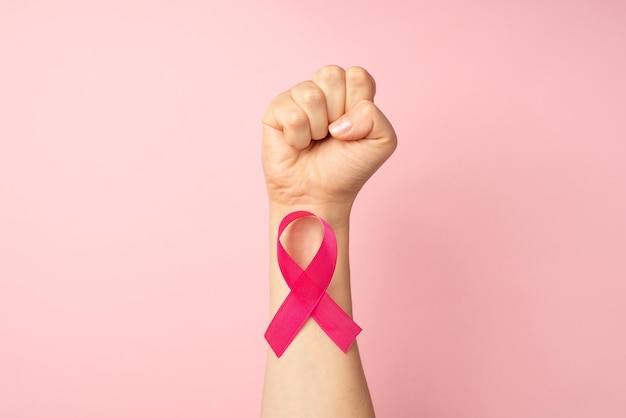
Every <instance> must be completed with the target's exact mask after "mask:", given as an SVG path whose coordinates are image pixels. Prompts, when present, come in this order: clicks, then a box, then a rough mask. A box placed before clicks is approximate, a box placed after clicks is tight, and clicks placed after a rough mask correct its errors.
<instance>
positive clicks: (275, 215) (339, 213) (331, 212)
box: [269, 200, 352, 230]
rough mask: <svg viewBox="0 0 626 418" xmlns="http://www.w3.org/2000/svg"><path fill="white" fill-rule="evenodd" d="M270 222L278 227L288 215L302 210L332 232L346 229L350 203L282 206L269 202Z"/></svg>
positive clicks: (281, 204)
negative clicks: (328, 227)
mask: <svg viewBox="0 0 626 418" xmlns="http://www.w3.org/2000/svg"><path fill="white" fill-rule="evenodd" d="M269 207H270V222H271V223H272V224H274V225H278V223H280V221H281V220H282V219H283V218H284V217H285V216H286V215H287V214H289V213H291V212H295V211H299V210H304V211H308V212H311V213H313V214H314V215H316V216H319V217H320V218H323V219H324V220H325V221H326V222H328V223H329V224H330V226H332V227H333V229H334V230H340V229H344V228H347V226H348V224H349V222H350V212H351V210H352V202H346V203H324V204H320V203H316V204H312V203H302V204H284V203H280V202H276V201H271V200H270V202H269Z"/></svg>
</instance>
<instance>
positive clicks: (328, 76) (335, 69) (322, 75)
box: [315, 65, 345, 83]
mask: <svg viewBox="0 0 626 418" xmlns="http://www.w3.org/2000/svg"><path fill="white" fill-rule="evenodd" d="M344 77H345V71H344V69H343V68H341V67H339V66H338V65H327V66H325V67H323V68H321V69H320V70H319V71H318V72H317V74H316V75H315V78H316V79H317V80H319V81H320V82H324V83H334V82H338V81H342V80H343V79H344Z"/></svg>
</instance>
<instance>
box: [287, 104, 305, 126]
mask: <svg viewBox="0 0 626 418" xmlns="http://www.w3.org/2000/svg"><path fill="white" fill-rule="evenodd" d="M307 123H308V118H307V117H306V114H305V113H304V112H303V111H298V110H295V109H294V110H290V111H289V112H287V114H286V115H285V126H288V127H290V128H300V127H302V126H306V124H307Z"/></svg>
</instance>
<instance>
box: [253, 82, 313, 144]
mask: <svg viewBox="0 0 626 418" xmlns="http://www.w3.org/2000/svg"><path fill="white" fill-rule="evenodd" d="M263 123H264V124H265V125H267V126H269V127H271V128H273V129H277V130H279V131H283V138H284V140H285V142H286V143H287V144H289V145H290V146H292V147H293V148H295V149H304V148H306V147H308V146H309V144H310V143H311V128H310V127H309V119H308V117H307V115H306V112H305V111H304V110H302V108H301V107H300V106H298V105H297V104H296V102H294V101H293V99H292V97H291V94H290V93H289V92H285V93H282V94H280V95H278V96H277V97H276V98H275V99H274V100H273V101H272V103H271V104H270V107H269V108H268V109H267V112H266V113H265V116H264V117H263Z"/></svg>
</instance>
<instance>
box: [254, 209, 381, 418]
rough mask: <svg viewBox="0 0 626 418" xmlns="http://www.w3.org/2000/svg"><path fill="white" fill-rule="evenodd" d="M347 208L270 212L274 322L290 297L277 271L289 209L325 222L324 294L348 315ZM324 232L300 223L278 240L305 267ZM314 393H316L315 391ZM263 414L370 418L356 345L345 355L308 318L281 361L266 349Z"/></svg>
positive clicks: (307, 220) (316, 223) (314, 222)
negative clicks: (328, 270)
mask: <svg viewBox="0 0 626 418" xmlns="http://www.w3.org/2000/svg"><path fill="white" fill-rule="evenodd" d="M350 209H351V208H350V205H329V206H326V207H306V206H302V207H289V206H282V205H271V207H270V249H271V250H270V311H271V312H270V314H271V316H272V317H273V316H274V314H275V313H276V311H277V310H278V308H279V307H280V305H281V303H282V302H283V301H284V300H285V298H286V297H287V295H288V294H289V287H288V286H287V284H286V283H285V280H284V278H283V277H282V274H281V272H280V269H279V267H278V261H277V255H276V240H277V238H278V225H279V223H280V221H281V220H282V219H283V217H284V216H285V215H286V214H288V213H289V212H291V211H293V210H309V211H311V212H313V213H315V214H316V215H318V216H320V217H322V218H324V219H325V220H326V221H327V222H328V223H329V224H330V225H331V227H332V228H333V231H334V232H335V235H336V237H337V245H338V254H337V265H336V268H335V273H334V275H333V278H332V280H331V283H330V285H329V287H328V290H327V293H328V294H329V295H330V297H331V298H333V299H334V300H335V302H337V304H338V305H339V306H340V307H341V308H342V309H343V310H344V311H345V312H346V313H347V314H348V315H350V316H352V300H351V291H350V266H349V220H350V219H349V218H350ZM322 233H323V229H322V226H321V224H320V222H319V221H318V220H317V219H315V218H302V219H299V220H297V221H295V222H294V223H293V224H292V225H290V226H289V227H288V228H287V229H286V230H285V232H284V233H283V235H282V237H281V241H282V243H283V246H284V247H285V249H286V250H287V252H288V253H289V254H290V256H291V257H292V258H293V259H294V260H295V261H296V262H297V263H298V264H299V265H300V266H301V267H302V268H305V267H306V265H307V264H308V263H309V261H310V260H311V259H312V258H313V256H314V255H315V252H316V251H317V249H318V248H319V245H320V243H321V240H322ZM313 388H314V390H313ZM262 415H263V417H266V418H274V417H290V418H293V417H301V416H311V417H328V418H332V417H341V418H349V417H359V418H361V417H373V416H374V412H373V408H372V403H371V400H370V396H369V392H368V389H367V384H366V381H365V376H364V374H363V368H362V365H361V360H360V356H359V352H358V348H357V346H356V342H355V343H354V344H353V345H352V347H351V348H350V350H349V351H348V353H347V354H344V353H343V352H342V351H341V350H340V349H339V348H338V347H337V346H336V345H335V344H334V343H333V341H332V340H331V339H330V338H329V337H328V336H327V335H326V334H325V333H324V331H323V330H322V329H321V328H320V327H319V326H318V325H317V323H316V322H315V321H314V320H312V319H311V318H309V319H308V320H307V322H306V323H305V325H304V326H303V327H302V329H301V330H300V332H299V333H298V335H297V336H296V338H295V339H294V340H293V342H292V343H291V345H290V346H289V348H288V349H287V350H286V351H285V353H284V354H283V355H282V357H280V358H277V357H276V355H275V354H274V352H272V351H271V350H268V355H267V368H266V374H265V385H264V392H263V409H262Z"/></svg>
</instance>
